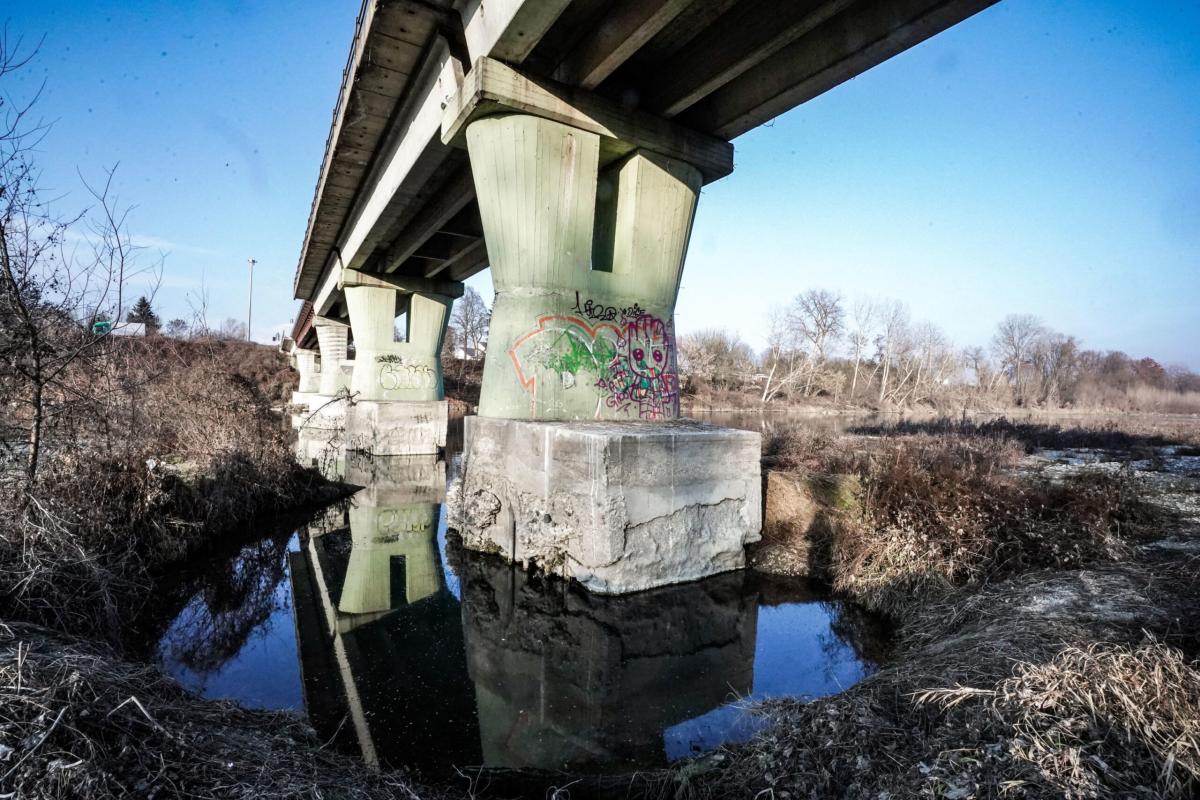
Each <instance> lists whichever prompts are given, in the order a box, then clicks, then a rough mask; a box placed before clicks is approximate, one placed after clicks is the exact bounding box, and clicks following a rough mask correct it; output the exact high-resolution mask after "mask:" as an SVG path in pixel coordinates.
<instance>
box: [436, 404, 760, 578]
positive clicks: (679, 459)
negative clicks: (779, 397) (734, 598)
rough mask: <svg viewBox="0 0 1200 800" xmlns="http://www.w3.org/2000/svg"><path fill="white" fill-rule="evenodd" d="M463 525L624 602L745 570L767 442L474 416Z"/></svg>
mask: <svg viewBox="0 0 1200 800" xmlns="http://www.w3.org/2000/svg"><path fill="white" fill-rule="evenodd" d="M464 435H465V449H464V452H463V458H464V467H463V477H462V481H461V484H460V486H459V488H458V491H457V492H456V496H455V497H453V498H452V499H451V501H450V502H451V505H450V514H451V519H452V525H453V527H456V528H457V529H458V530H459V532H460V533H461V534H462V537H463V544H464V546H466V547H467V548H469V549H472V550H480V551H485V552H493V553H499V554H502V555H504V556H505V557H507V558H508V559H510V560H512V561H519V562H521V563H523V564H525V565H530V564H533V565H536V566H538V567H540V568H542V569H544V570H545V571H547V572H550V573H553V574H557V575H561V576H563V577H566V578H574V579H576V580H578V581H579V582H580V583H581V584H583V586H585V587H586V588H588V589H589V590H591V591H593V592H597V593H601V594H621V593H625V592H635V591H640V590H643V589H649V588H652V587H655V586H664V585H667V584H673V583H682V582H685V581H692V580H696V579H699V578H703V577H706V576H709V575H715V574H717V573H721V572H727V571H729V570H735V569H740V568H742V567H744V566H745V550H744V548H745V546H746V545H747V544H749V543H751V542H755V541H758V539H759V537H760V531H761V528H762V483H761V478H760V474H761V468H760V464H759V460H760V452H761V437H760V436H759V434H757V433H752V432H749V431H737V430H731V429H728V428H719V427H716V426H713V425H708V424H705V423H700V422H696V421H694V420H687V419H680V420H674V421H669V422H657V423H644V422H620V423H613V422H532V421H523V420H510V419H494V418H489V417H477V416H476V417H467V418H466V420H465V430H464Z"/></svg>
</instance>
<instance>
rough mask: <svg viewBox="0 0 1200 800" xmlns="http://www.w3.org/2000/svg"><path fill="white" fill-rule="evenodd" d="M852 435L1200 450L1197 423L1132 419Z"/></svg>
mask: <svg viewBox="0 0 1200 800" xmlns="http://www.w3.org/2000/svg"><path fill="white" fill-rule="evenodd" d="M1051 419H1052V418H1051ZM849 432H850V433H852V434H857V435H871V436H913V435H920V434H929V435H936V436H942V435H955V436H968V437H972V438H987V439H994V440H1000V441H1011V442H1015V443H1017V444H1019V445H1020V446H1021V447H1023V448H1024V450H1025V452H1027V453H1032V452H1034V451H1035V450H1038V449H1053V450H1059V449H1066V448H1089V449H1099V450H1109V451H1113V452H1114V453H1116V454H1117V455H1123V456H1125V457H1126V458H1141V457H1143V454H1144V453H1145V450H1146V449H1147V448H1154V447H1168V446H1172V445H1183V446H1185V447H1193V446H1197V445H1200V426H1197V424H1196V420H1195V419H1186V418H1184V419H1180V418H1171V417H1146V418H1138V417H1130V416H1127V417H1123V418H1122V419H1121V420H1120V421H1119V422H1117V421H1114V420H1112V419H1105V418H1098V419H1097V420H1096V421H1095V423H1093V424H1073V425H1070V426H1067V427H1064V426H1062V425H1060V424H1058V423H1056V422H1053V421H1050V419H1048V420H1047V421H1045V422H1022V421H1017V420H1010V419H1007V418H1006V417H999V418H996V419H988V420H971V419H956V418H951V417H939V418H936V419H927V420H901V421H900V422H897V423H895V424H892V425H887V424H884V425H880V424H872V425H859V426H856V427H853V428H850V431H849Z"/></svg>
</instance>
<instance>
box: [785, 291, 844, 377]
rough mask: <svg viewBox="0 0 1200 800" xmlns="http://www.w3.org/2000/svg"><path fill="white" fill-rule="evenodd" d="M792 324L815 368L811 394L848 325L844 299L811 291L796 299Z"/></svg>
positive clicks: (812, 372)
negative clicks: (831, 347) (831, 349)
mask: <svg viewBox="0 0 1200 800" xmlns="http://www.w3.org/2000/svg"><path fill="white" fill-rule="evenodd" d="M788 320H789V324H790V325H791V326H792V327H793V328H794V329H795V331H796V333H797V334H798V335H799V337H800V338H801V339H802V340H803V341H804V342H805V343H806V345H807V347H808V348H809V356H810V358H811V360H812V368H811V369H810V370H809V373H808V378H807V382H806V383H805V388H804V393H805V394H806V395H807V394H811V393H812V385H813V379H814V377H815V376H816V371H817V370H818V369H820V368H821V367H822V366H823V365H824V364H825V359H826V356H827V354H828V351H829V348H830V346H831V345H832V344H833V343H834V342H836V341H837V339H838V337H839V336H841V333H842V330H843V327H844V325H845V312H844V311H843V310H842V298H841V297H840V296H839V295H838V294H837V293H836V292H830V291H827V290H825V289H809V290H807V291H805V292H802V293H801V294H799V295H797V296H796V299H795V300H793V301H792V306H791V308H790V309H789V310H788Z"/></svg>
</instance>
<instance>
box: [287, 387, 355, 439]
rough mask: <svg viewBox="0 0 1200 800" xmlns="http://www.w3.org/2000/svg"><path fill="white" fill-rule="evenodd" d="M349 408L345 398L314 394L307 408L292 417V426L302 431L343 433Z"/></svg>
mask: <svg viewBox="0 0 1200 800" xmlns="http://www.w3.org/2000/svg"><path fill="white" fill-rule="evenodd" d="M349 406H350V403H349V401H348V400H346V399H345V398H342V397H335V396H332V395H324V394H314V395H312V397H310V398H309V400H308V408H307V409H306V410H304V411H301V412H300V413H299V414H296V415H294V417H293V419H292V426H293V427H295V428H299V429H300V430H302V431H303V430H328V431H344V430H345V429H346V411H347V409H348V408H349ZM297 418H298V419H297Z"/></svg>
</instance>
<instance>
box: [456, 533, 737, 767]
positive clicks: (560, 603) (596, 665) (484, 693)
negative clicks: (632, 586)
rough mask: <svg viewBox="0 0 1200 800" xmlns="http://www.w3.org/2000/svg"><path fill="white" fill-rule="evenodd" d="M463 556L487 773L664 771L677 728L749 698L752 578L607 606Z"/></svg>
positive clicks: (471, 665)
mask: <svg viewBox="0 0 1200 800" xmlns="http://www.w3.org/2000/svg"><path fill="white" fill-rule="evenodd" d="M465 555H466V557H464V558H462V559H460V562H461V563H456V564H455V570H456V571H457V572H458V574H459V575H460V577H461V579H462V591H463V594H462V599H463V627H464V630H465V637H466V645H467V648H466V649H467V663H468V669H469V671H470V675H471V678H472V680H473V681H474V683H475V698H476V702H477V704H478V709H479V731H480V739H481V742H482V747H483V757H484V763H486V764H488V765H489V766H494V767H500V766H503V767H512V768H523V767H524V768H530V767H532V768H541V769H558V770H561V769H568V770H586V769H587V768H589V767H591V766H598V765H604V767H605V768H606V769H611V768H612V767H614V766H616V765H621V766H625V767H628V768H636V767H653V766H660V765H662V763H663V762H664V761H665V758H664V754H663V744H662V742H663V733H664V731H665V730H666V729H668V728H670V727H671V726H672V725H675V724H677V723H680V722H683V721H684V720H688V719H694V718H696V717H699V716H701V715H702V714H705V713H707V712H708V711H710V710H712V709H713V708H716V707H717V706H720V705H721V704H723V703H724V702H726V701H727V700H728V699H729V698H730V697H731V696H732V695H740V694H747V693H749V690H750V689H751V686H752V684H753V682H754V649H755V638H756V628H757V620H758V604H757V597H756V596H754V595H751V594H748V593H746V592H745V591H744V590H743V585H742V582H743V580H744V573H732V574H726V575H720V576H716V577H713V578H709V579H708V580H704V581H698V582H694V583H689V584H687V585H684V586H671V587H664V588H660V589H656V590H654V591H650V592H643V593H639V594H636V595H632V596H629V597H598V596H595V595H591V594H588V593H587V592H583V591H580V590H579V589H578V588H576V587H573V586H563V585H562V584H561V583H560V582H559V581H557V580H555V579H551V578H542V577H538V576H534V577H532V578H531V577H530V576H529V575H527V574H526V573H524V572H522V571H520V570H518V569H514V568H512V567H511V566H508V565H505V564H503V563H499V562H498V560H497V559H492V558H481V557H479V556H476V555H474V554H465Z"/></svg>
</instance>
